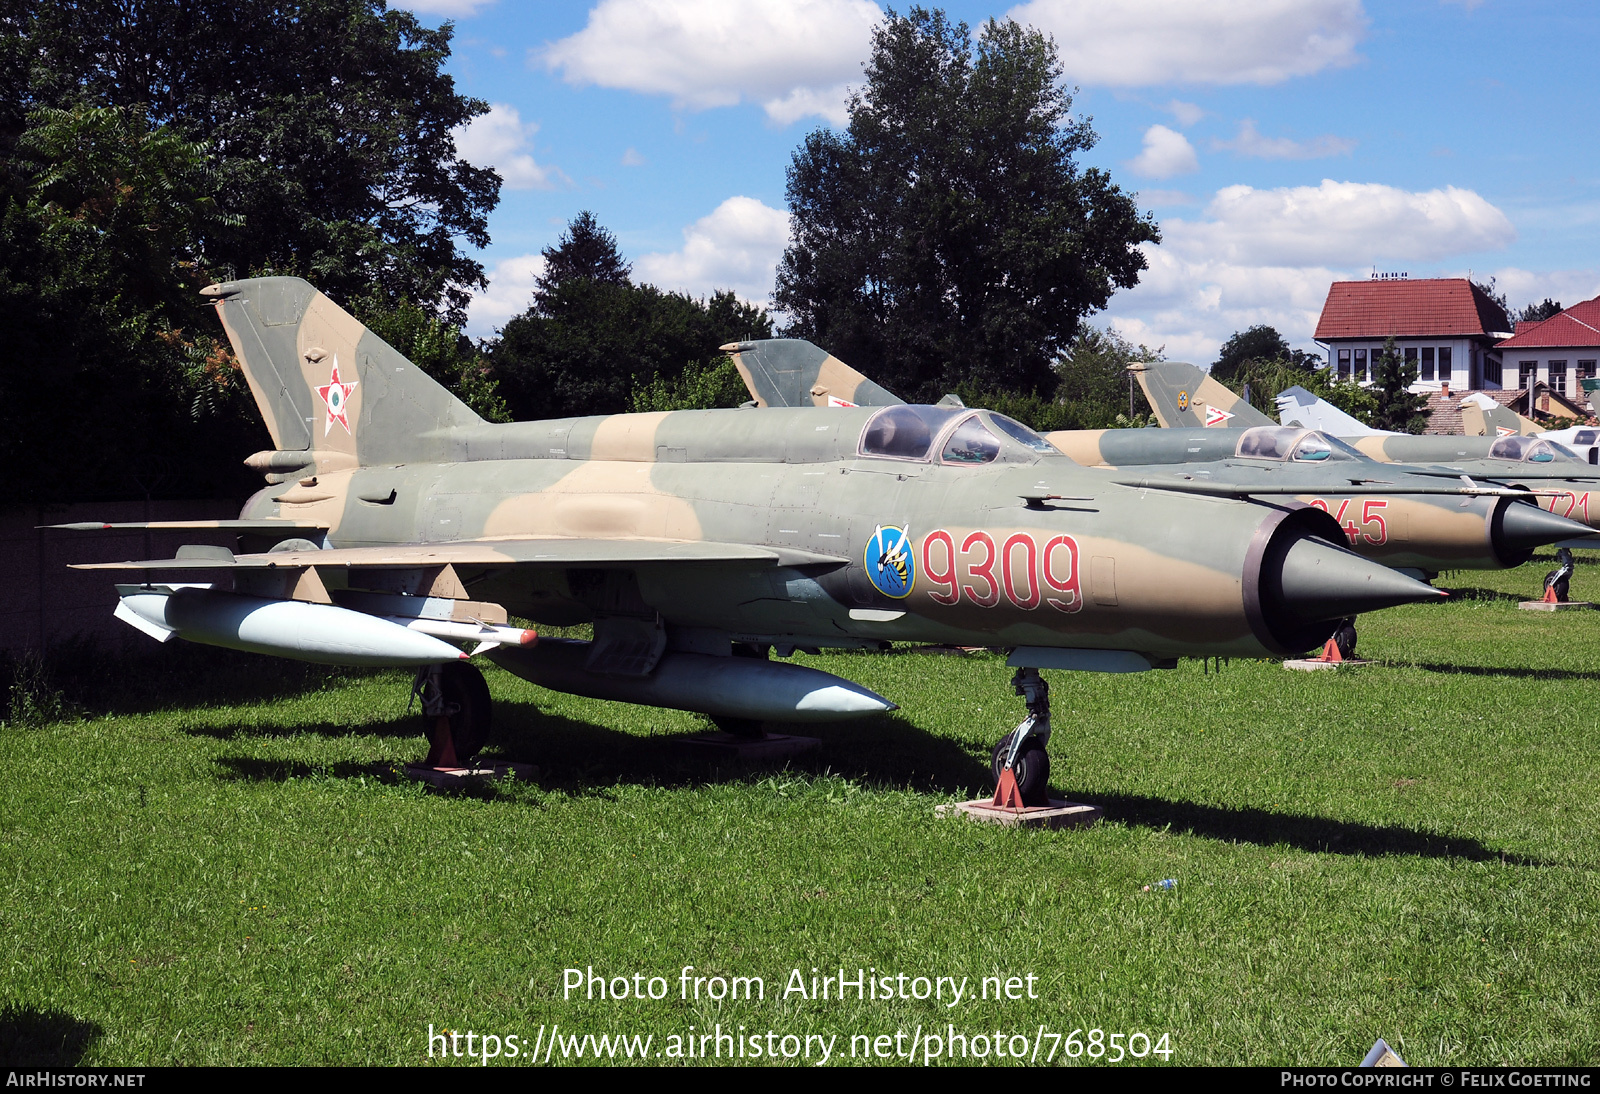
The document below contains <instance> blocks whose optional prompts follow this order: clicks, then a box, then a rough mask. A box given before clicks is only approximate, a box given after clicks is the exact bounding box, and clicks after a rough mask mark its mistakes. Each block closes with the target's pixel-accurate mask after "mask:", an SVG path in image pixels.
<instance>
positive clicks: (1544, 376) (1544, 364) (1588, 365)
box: [1501, 346, 1600, 402]
mask: <svg viewBox="0 0 1600 1094" xmlns="http://www.w3.org/2000/svg"><path fill="white" fill-rule="evenodd" d="M1501 357H1502V358H1503V360H1504V367H1505V375H1506V381H1507V382H1506V386H1507V387H1510V386H1512V384H1517V385H1518V386H1521V385H1520V379H1519V378H1520V377H1521V376H1522V375H1523V373H1524V371H1526V370H1528V369H1530V368H1531V369H1532V370H1533V373H1534V375H1535V376H1536V377H1537V378H1538V379H1539V380H1540V381H1541V382H1543V383H1545V384H1548V385H1549V386H1550V387H1551V388H1553V389H1554V390H1556V391H1560V392H1562V394H1564V395H1566V396H1567V397H1568V398H1569V399H1578V400H1579V401H1580V402H1581V401H1582V399H1581V396H1582V394H1583V387H1582V385H1581V384H1579V383H1578V381H1579V380H1580V379H1581V378H1582V377H1583V376H1584V375H1589V376H1594V375H1596V374H1597V373H1596V369H1597V368H1600V346H1565V347H1551V346H1536V347H1530V348H1527V349H1517V348H1515V347H1509V348H1507V349H1504V350H1502V351H1501ZM1552 363H1556V364H1557V365H1558V367H1557V368H1556V369H1554V370H1552V369H1551V367H1550V366H1551V364H1552ZM1561 364H1564V365H1565V366H1566V368H1565V370H1564V371H1565V383H1564V384H1561V383H1557V382H1556V380H1557V379H1561V378H1562V372H1563V370H1562V369H1561V368H1560V367H1559V366H1560V365H1561ZM1552 377H1555V379H1552Z"/></svg>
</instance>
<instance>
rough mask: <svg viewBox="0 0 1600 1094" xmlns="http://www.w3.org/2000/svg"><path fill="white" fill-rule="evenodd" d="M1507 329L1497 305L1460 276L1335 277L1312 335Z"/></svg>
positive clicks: (1449, 334)
mask: <svg viewBox="0 0 1600 1094" xmlns="http://www.w3.org/2000/svg"><path fill="white" fill-rule="evenodd" d="M1510 329H1511V321H1510V320H1509V319H1507V318H1506V313H1505V311H1504V310H1502V309H1501V307H1500V305H1498V304H1496V303H1495V302H1494V301H1493V300H1490V299H1489V298H1488V297H1487V296H1485V295H1484V294H1483V292H1482V290H1480V289H1478V288H1477V287H1476V286H1474V285H1473V284H1472V282H1470V281H1468V280H1467V279H1466V278H1464V277H1429V278H1419V279H1417V280H1415V281H1335V282H1334V283H1333V284H1332V285H1330V286H1328V300H1327V302H1326V303H1325V304H1323V305H1322V318H1321V319H1319V320H1318V321H1317V333H1316V339H1317V341H1319V342H1326V341H1328V340H1330V339H1334V338H1387V337H1389V336H1391V335H1393V336H1394V337H1396V338H1430V337H1431V338H1458V337H1461V336H1463V335H1479V336H1483V335H1486V334H1490V333H1492V332H1494V331H1505V330H1510Z"/></svg>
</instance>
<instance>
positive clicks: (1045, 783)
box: [989, 733, 1050, 805]
mask: <svg viewBox="0 0 1600 1094" xmlns="http://www.w3.org/2000/svg"><path fill="white" fill-rule="evenodd" d="M1010 750H1011V734H1009V733H1007V734H1006V735H1005V736H1004V737H1002V738H1000V743H999V744H997V745H995V746H994V753H993V754H992V755H991V757H990V760H989V767H990V770H992V771H993V772H994V781H995V784H996V785H997V786H998V785H999V783H1000V772H1001V771H1002V770H1003V769H1004V768H1005V763H1006V753H1007V752H1009V751H1010ZM1011 774H1012V775H1013V776H1014V777H1015V778H1016V780H1017V790H1018V791H1020V792H1021V794H1022V802H1023V804H1024V805H1049V804H1050V754H1049V753H1048V752H1046V751H1045V750H1044V746H1043V745H1041V744H1039V743H1038V742H1037V741H1032V740H1030V741H1025V742H1023V745H1022V751H1021V752H1020V753H1018V754H1017V760H1016V762H1015V763H1014V764H1012V766H1011Z"/></svg>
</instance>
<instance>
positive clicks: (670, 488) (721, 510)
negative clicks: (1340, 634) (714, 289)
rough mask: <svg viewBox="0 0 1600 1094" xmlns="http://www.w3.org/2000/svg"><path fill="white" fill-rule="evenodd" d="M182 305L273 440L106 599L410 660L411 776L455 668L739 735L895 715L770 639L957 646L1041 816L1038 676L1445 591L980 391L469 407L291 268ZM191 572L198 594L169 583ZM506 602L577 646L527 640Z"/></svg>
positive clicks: (462, 716)
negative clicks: (199, 532)
mask: <svg viewBox="0 0 1600 1094" xmlns="http://www.w3.org/2000/svg"><path fill="white" fill-rule="evenodd" d="M205 295H206V296H207V297H209V298H211V299H212V300H213V301H215V303H216V308H217V313H218V316H219V318H220V319H221V321H222V324H223V327H224V329H225V330H226V332H227V334H228V338H229V340H230V342H231V343H232V345H233V348H234V351H235V352H236V354H237V355H238V359H239V361H240V364H241V366H242V368H243V370H244V374H245V377H246V379H247V380H248V382H249V384H250V388H251V391H252V393H253V394H254V396H255V399H256V403H257V406H258V407H259V408H260V411H261V415H262V418H263V419H264V422H265V424H266V427H267V431H268V432H269V433H270V435H271V438H272V442H273V448H272V449H270V450H267V451H264V452H261V453H258V454H257V455H255V456H252V457H251V458H250V460H249V461H248V462H249V465H250V466H251V467H253V468H255V469H257V470H259V471H261V472H263V473H264V474H265V475H266V477H267V480H268V485H267V486H266V488H265V489H263V490H261V491H260V492H259V493H257V494H256V495H255V496H253V497H252V498H251V499H250V500H249V501H248V502H246V503H245V505H244V508H243V511H242V513H241V515H240V518H239V519H238V520H236V521H227V522H213V523H212V524H209V525H190V526H187V527H222V528H228V529H232V530H233V531H235V532H237V533H239V535H240V539H241V544H240V546H241V551H240V552H238V553H235V552H232V551H229V550H226V549H222V548H216V547H197V548H188V549H184V550H180V551H179V552H178V555H177V557H175V558H171V559H155V560H143V561H133V562H128V563H117V564H110V565H105V564H98V565H94V566H90V567H85V568H91V569H109V570H113V571H119V570H120V571H124V572H127V573H129V574H130V577H133V578H134V583H129V584H123V585H119V586H118V592H119V595H120V602H119V605H118V607H117V609H116V612H117V615H118V616H119V617H120V618H122V619H123V620H125V621H126V622H128V623H129V624H131V625H133V626H135V627H137V628H139V629H140V630H142V631H144V632H145V633H147V634H149V635H151V636H152V637H154V638H156V639H158V640H161V641H167V640H169V639H170V638H172V637H173V636H177V637H180V638H186V639H189V640H192V641H197V642H204V643H210V644H214V645H220V646H227V647H232V648H235V649H244V650H252V651H256V652H261V653H267V654H275V655H278V656H285V657H293V658H299V659H302V660H310V661H318V662H325V663H334V664H377V665H413V666H418V668H419V690H420V691H421V693H422V695H423V698H424V712H425V714H426V715H427V718H428V725H429V731H430V733H431V735H432V737H433V740H434V745H435V753H434V758H435V761H436V762H442V761H440V759H439V757H440V755H441V752H440V746H441V742H443V743H445V744H452V745H453V747H454V751H455V754H456V756H458V757H465V756H468V755H471V754H472V753H473V752H475V751H476V750H477V748H478V747H479V746H481V744H482V743H483V739H484V736H485V734H486V733H487V730H488V724H489V696H488V691H487V688H486V687H485V686H484V683H483V679H482V677H481V675H480V674H478V673H477V671H476V670H475V669H473V668H472V667H471V666H470V664H469V659H470V658H471V657H473V656H477V655H480V654H481V655H483V656H485V657H487V658H488V659H489V660H491V661H493V662H495V663H497V664H499V665H501V666H503V667H504V668H506V669H508V670H509V671H511V672H513V673H516V674H518V675H520V676H523V677H525V678H527V679H529V680H532V681H534V682H535V683H538V684H540V685H542V686H545V687H548V688H552V689H557V690H562V691H568V692H574V693H577V694H582V695H589V696H595V697H599V698H605V699H616V700H622V701H627V702H634V703H644V704H652V705H659V706H669V707H676V708H680V709H684V710H691V711H700V712H704V713H706V714H709V715H711V716H712V717H713V718H717V719H722V720H723V721H724V722H725V723H726V724H729V725H730V726H731V727H732V728H735V729H740V730H748V729H749V728H751V727H752V725H754V724H757V723H759V722H761V721H766V720H778V721H805V720H824V719H825V720H833V719H838V718H844V717H851V716H857V715H863V714H870V713H873V712H877V711H884V710H890V709H893V704H892V703H890V702H889V701H888V700H887V699H884V698H883V697H881V696H878V695H875V694H873V693H872V692H870V691H868V690H866V689H865V688H861V687H858V686H857V685H855V684H852V683H850V682H849V681H846V680H843V679H841V678H839V677H837V676H833V675H831V674H828V673H823V672H819V671H817V670H815V669H811V668H806V667H803V666H799V665H795V664H789V663H785V662H783V661H782V660H777V661H773V660H769V659H768V654H769V653H776V654H777V655H778V656H779V657H780V658H782V657H785V656H787V655H789V654H791V653H792V652H793V651H794V650H796V649H805V650H813V649H818V648H822V647H836V648H837V647H844V648H882V647H884V646H886V645H887V644H888V643H891V642H911V643H957V644H961V645H982V646H991V647H1000V648H1003V649H1005V650H1007V651H1008V663H1009V664H1010V665H1012V666H1015V667H1016V668H1017V670H1018V671H1017V676H1016V679H1015V681H1014V682H1015V684H1016V685H1017V688H1018V691H1019V693H1020V694H1022V695H1023V697H1024V698H1025V700H1026V701H1027V706H1028V717H1027V718H1026V719H1025V720H1024V722H1023V723H1022V725H1020V726H1019V727H1018V729H1017V730H1015V731H1013V733H1012V734H1010V735H1008V736H1007V737H1006V738H1005V739H1004V740H1002V741H1001V742H1000V743H999V744H998V745H996V748H995V754H994V763H995V768H996V773H997V778H999V777H1001V776H1002V775H1004V776H1005V777H1007V778H1009V779H1011V780H1012V781H1013V783H1014V784H1015V785H1017V786H1019V787H1020V793H1021V796H1022V798H1023V799H1024V800H1027V801H1030V802H1032V801H1038V800H1040V799H1041V798H1042V797H1043V796H1044V794H1045V788H1046V781H1047V778H1048V759H1047V756H1046V753H1045V750H1044V744H1045V742H1046V741H1047V739H1048V737H1049V732H1050V723H1049V710H1048V692H1047V689H1046V687H1045V684H1044V681H1043V680H1042V678H1041V677H1040V675H1039V672H1038V670H1039V669H1040V668H1063V669H1090V670H1099V671H1107V672H1125V671H1138V670H1144V669H1149V668H1152V667H1169V666H1171V665H1172V664H1173V663H1174V659H1175V658H1178V657H1185V656H1189V657H1206V656H1217V655H1221V656H1229V655H1231V656H1282V655H1286V654H1295V653H1300V652H1302V651H1304V650H1307V649H1310V648H1313V647H1315V646H1317V645H1319V644H1320V643H1322V642H1323V641H1324V640H1326V639H1327V638H1328V637H1329V636H1330V635H1331V634H1332V633H1333V631H1334V629H1335V627H1336V626H1337V623H1338V621H1339V620H1340V619H1343V618H1344V617H1346V616H1350V615H1353V614H1355V613H1357V612H1363V611H1370V610H1373V609H1377V608H1382V607H1386V606H1390V605H1396V604H1403V603H1409V602H1414V601H1422V600H1433V599H1436V598H1437V597H1438V596H1439V595H1441V594H1439V593H1438V592H1436V591H1435V590H1433V589H1430V588H1428V587H1427V586H1426V585H1423V584H1421V583H1419V582H1416V581H1414V580H1412V579H1411V578H1409V577H1406V576H1404V575H1402V574H1399V573H1397V572H1395V571H1394V570H1390V569H1387V568H1385V567H1383V566H1379V565H1377V564H1375V563H1373V562H1370V561H1368V560H1367V559H1364V558H1361V557H1360V556H1359V555H1356V554H1353V553H1352V552H1350V551H1348V550H1346V549H1345V548H1344V547H1343V546H1342V544H1341V543H1340V536H1341V533H1340V530H1339V527H1338V524H1337V522H1336V521H1335V520H1334V518H1333V517H1332V516H1330V515H1329V514H1327V513H1324V512H1322V511H1320V510H1318V509H1314V508H1310V507H1300V508H1298V509H1291V508H1287V507H1285V506H1281V505H1275V504H1266V503H1262V502H1259V501H1253V500H1247V499H1242V498H1235V497H1205V496H1195V495H1193V494H1187V493H1179V492H1173V491H1170V490H1153V489H1141V488H1139V487H1137V486H1128V485H1123V484H1119V482H1118V481H1117V477H1116V475H1115V474H1114V473H1111V472H1106V471H1100V470H1093V469H1089V468H1084V467H1080V466H1079V465H1077V464H1076V463H1074V462H1073V461H1072V460H1070V459H1068V458H1067V457H1065V456H1064V455H1062V454H1061V453H1060V452H1058V451H1057V450H1056V449H1055V447H1054V446H1052V445H1051V444H1050V443H1049V442H1047V441H1046V440H1044V439H1043V438H1042V437H1040V436H1039V435H1038V434H1036V433H1034V432H1033V431H1032V430H1030V429H1028V428H1027V427H1025V426H1023V425H1021V424H1019V423H1017V422H1014V421H1012V420H1010V419H1008V418H1005V417H1003V416H1001V415H998V414H994V413H990V412H987V411H982V410H967V409H964V408H961V407H955V406H913V405H904V404H900V405H894V406H888V407H881V408H851V407H839V408H836V409H832V410H826V411H821V412H819V411H817V410H815V409H811V408H809V407H805V408H793V409H767V410H756V409H744V410H700V411H679V412H673V413H654V414H618V415H613V416H609V417H589V418H573V419H562V420H556V421H538V422H517V423H511V424H489V423H486V422H483V421H482V420H480V419H479V418H478V417H477V416H476V415H475V414H473V412H472V411H471V410H470V409H468V408H467V407H466V406H465V405H463V404H462V403H460V402H459V401H457V400H456V399H455V398H454V397H453V396H452V395H450V394H449V392H447V391H445V390H444V389H443V388H442V387H440V386H439V385H438V384H436V383H434V382H433V381H432V380H431V379H429V378H428V377H427V376H426V375H425V374H424V373H422V372H421V371H420V370H419V369H418V368H416V367H415V366H414V365H412V364H411V363H410V362H409V361H407V360H406V359H405V358H404V357H402V356H401V355H400V354H399V353H397V352H396V351H395V350H393V349H392V348H390V347H389V346H388V345H386V344H384V343H383V342H382V341H380V340H379V339H378V338H377V337H376V336H375V335H373V334H372V333H371V332H370V331H368V330H366V329H365V328H364V327H363V326H361V324H360V323H358V322H357V321H355V320H354V319H353V318H351V316H349V315H348V314H347V313H345V312H344V311H343V310H342V309H340V308H339V307H338V306H337V305H335V304H334V303H333V302H332V301H331V300H329V299H328V298H327V297H325V296H323V295H322V294H320V293H318V292H317V291H316V290H315V289H313V288H312V287H311V286H310V285H308V284H306V283H305V282H304V281H300V280H298V279H295V278H258V279H251V280H244V281H235V282H230V283H228V284H222V285H213V286H210V287H208V288H207V289H206V290H205ZM819 382H820V381H817V380H815V379H811V380H808V381H807V391H808V392H809V391H810V389H811V388H812V387H815V386H818V384H819ZM823 386H826V384H823ZM827 394H829V393H828V392H824V393H823V395H824V396H825V395H827ZM813 398H815V396H813ZM162 526H163V527H168V528H171V527H174V525H171V524H167V525H162ZM97 527H98V526H97ZM186 572H189V573H198V574H199V576H201V577H202V578H205V579H206V580H202V581H192V580H191V581H177V580H168V579H166V578H164V576H163V575H171V576H178V575H183V574H184V573H186ZM135 575H137V576H135ZM513 616H516V617H521V618H523V619H527V620H532V621H534V622H542V623H548V624H555V625H564V624H575V623H579V622H582V621H588V622H592V623H593V626H594V638H593V641H592V642H574V641H561V640H556V641H543V642H541V641H538V640H537V639H536V638H535V637H534V636H533V634H532V633H531V631H530V630H528V629H525V628H524V627H523V626H521V625H520V624H518V623H515V622H512V621H511V617H513Z"/></svg>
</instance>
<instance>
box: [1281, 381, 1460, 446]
mask: <svg viewBox="0 0 1600 1094" xmlns="http://www.w3.org/2000/svg"><path fill="white" fill-rule="evenodd" d="M1466 411H1467V408H1466V406H1465V400H1463V405H1462V408H1461V412H1462V414H1463V415H1465V414H1466ZM1278 420H1279V421H1280V422H1282V423H1283V424H1284V425H1298V426H1304V427H1305V428H1306V429H1320V430H1321V431H1322V432H1324V433H1326V434H1328V435H1329V436H1330V437H1382V436H1393V435H1394V431H1393V430H1392V429H1373V428H1372V427H1371V426H1370V425H1365V424H1363V423H1362V422H1361V421H1359V420H1358V419H1356V418H1353V417H1351V416H1350V415H1348V414H1346V413H1345V412H1344V411H1342V410H1340V409H1339V408H1338V407H1336V406H1334V405H1333V404H1332V403H1330V402H1328V401H1327V400H1326V399H1324V398H1322V397H1320V396H1318V395H1313V394H1312V393H1311V392H1309V391H1307V390H1306V389H1305V388H1303V387H1300V386H1299V385H1298V384H1296V385H1295V386H1294V387H1286V388H1284V389H1283V390H1282V391H1280V392H1278Z"/></svg>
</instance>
